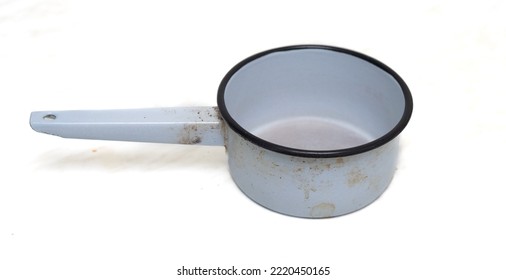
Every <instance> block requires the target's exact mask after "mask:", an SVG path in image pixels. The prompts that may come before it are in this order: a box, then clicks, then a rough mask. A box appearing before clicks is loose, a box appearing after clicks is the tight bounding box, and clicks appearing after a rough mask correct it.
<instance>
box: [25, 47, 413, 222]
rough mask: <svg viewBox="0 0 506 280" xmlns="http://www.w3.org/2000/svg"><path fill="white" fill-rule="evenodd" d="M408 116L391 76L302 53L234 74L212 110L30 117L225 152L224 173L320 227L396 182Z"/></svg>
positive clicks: (44, 125) (287, 52)
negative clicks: (322, 220) (226, 164)
mask: <svg viewBox="0 0 506 280" xmlns="http://www.w3.org/2000/svg"><path fill="white" fill-rule="evenodd" d="M412 109H413V102H412V97H411V93H410V91H409V89H408V87H407V86H406V84H405V83H404V81H403V80H402V79H401V78H400V77H399V75H397V74H396V73H395V72H394V71H393V70H392V69H390V68H389V67H388V66H386V65H384V64H383V63H381V62H379V61H377V60H376V59H373V58H371V57H369V56H366V55H364V54H361V53H358V52H355V51H351V50H347V49H342V48H337V47H330V46H322V45H298V46H289V47H282V48H277V49H272V50H268V51H265V52H262V53H259V54H256V55H253V56H251V57H249V58H247V59H245V60H243V61H242V62H240V63H239V64H237V65H236V66H235V67H234V68H232V69H231V70H230V71H229V72H228V73H227V74H226V76H225V77H224V78H223V80H222V82H221V84H220V86H219V89H218V106H217V107H176V108H157V109H133V110H97V111H43V112H33V113H32V114H31V117H30V124H31V126H32V128H33V129H34V130H35V131H38V132H43V133H47V134H52V135H57V136H61V137H66V138H81V139H103V140H120V141H139V142H155V143H175V144H190V145H225V147H226V151H227V153H228V162H229V169H230V174H231V176H232V178H233V180H234V181H235V183H236V184H237V186H238V187H239V188H240V189H241V190H242V191H243V192H244V194H246V195H247V196H248V197H249V198H251V199H252V200H254V201H255V202H257V203H258V204H260V205H262V206H264V207H266V208H268V209H271V210H273V211H276V212H279V213H283V214H287V215H291V216H298V217H308V218H322V217H334V216H339V215H343V214H346V213H350V212H353V211H356V210H358V209H361V208H363V207H365V206H366V205H368V204H370V203H371V202H373V201H374V200H375V199H377V198H378V197H379V196H380V195H381V194H382V193H383V192H384V191H385V189H386V188H387V186H388V185H389V183H390V181H391V180H392V177H393V175H394V171H395V166H396V159H397V154H398V150H399V145H398V138H399V137H398V135H399V134H400V133H401V131H402V130H403V129H404V128H405V127H406V125H407V123H408V121H409V119H410V117H411V112H412Z"/></svg>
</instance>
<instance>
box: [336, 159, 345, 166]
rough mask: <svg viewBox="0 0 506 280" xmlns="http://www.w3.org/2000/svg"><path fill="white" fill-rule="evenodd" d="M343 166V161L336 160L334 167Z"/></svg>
mask: <svg viewBox="0 0 506 280" xmlns="http://www.w3.org/2000/svg"><path fill="white" fill-rule="evenodd" d="M343 164H344V159H343V158H336V166H337V167H340V166H342V165H343Z"/></svg>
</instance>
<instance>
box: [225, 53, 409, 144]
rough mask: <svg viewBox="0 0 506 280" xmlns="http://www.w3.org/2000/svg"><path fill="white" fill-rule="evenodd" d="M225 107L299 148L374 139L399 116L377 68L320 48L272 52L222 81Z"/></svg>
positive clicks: (246, 124)
mask: <svg viewBox="0 0 506 280" xmlns="http://www.w3.org/2000/svg"><path fill="white" fill-rule="evenodd" d="M225 104H226V107H227V110H228V112H229V114H230V115H231V116H232V118H233V119H234V120H235V121H236V122H237V123H238V124H239V125H240V126H241V127H243V128H244V129H246V130H247V131H249V132H250V133H252V134H254V135H255V136H257V137H260V138H262V139H264V140H267V141H269V142H272V143H275V144H278V145H282V146H287V147H291V148H297V149H304V150H338V149H344V148H351V147H355V146H359V145H362V144H365V143H367V142H370V141H372V140H375V139H377V138H379V137H381V136H383V135H385V134H386V133H388V132H389V131H390V130H392V129H393V128H394V127H395V125H396V124H397V123H398V122H399V120H400V119H401V117H402V114H403V111H404V107H405V100H404V95H403V93H402V89H401V87H400V86H399V84H398V83H397V81H396V80H395V79H394V78H393V77H392V76H391V75H390V74H388V73H387V72H385V71H384V70H382V69H381V68H379V67H378V66H376V65H374V64H372V63H370V62H367V61H365V60H363V59H360V58H358V57H355V56H353V55H350V54H346V53H340V52H335V51H331V50H325V49H295V50H289V51H283V52H275V53H271V54H268V55H265V56H262V57H260V58H258V59H256V60H254V61H251V62H249V63H248V64H246V65H244V66H243V67H242V68H241V69H239V70H238V71H237V72H236V73H235V74H234V75H233V76H232V77H231V79H230V80H229V82H228V84H227V86H226V89H225Z"/></svg>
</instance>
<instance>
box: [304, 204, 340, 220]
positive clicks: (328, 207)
mask: <svg viewBox="0 0 506 280" xmlns="http://www.w3.org/2000/svg"><path fill="white" fill-rule="evenodd" d="M334 211H336V206H335V205H334V204H333V203H325V202H324V203H320V204H318V205H316V206H313V208H311V213H310V214H311V217H315V218H325V217H330V216H332V215H333V214H334Z"/></svg>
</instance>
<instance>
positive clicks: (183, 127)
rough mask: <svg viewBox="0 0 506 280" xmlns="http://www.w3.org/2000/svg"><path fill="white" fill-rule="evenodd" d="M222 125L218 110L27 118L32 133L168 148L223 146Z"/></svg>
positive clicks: (155, 110)
mask: <svg viewBox="0 0 506 280" xmlns="http://www.w3.org/2000/svg"><path fill="white" fill-rule="evenodd" d="M223 125H224V124H223V122H222V118H221V115H220V112H219V110H218V107H173V108H153V109H128V110H80V111H38V112H32V113H31V115H30V126H31V127H32V129H33V130H35V131H37V132H42V133H47V134H51V135H56V136H60V137H64V138H78V139H97V140H116V141H134V142H151V143H170V144H193V145H210V146H222V145H224V135H223V131H224V130H223V129H222V128H223Z"/></svg>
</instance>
